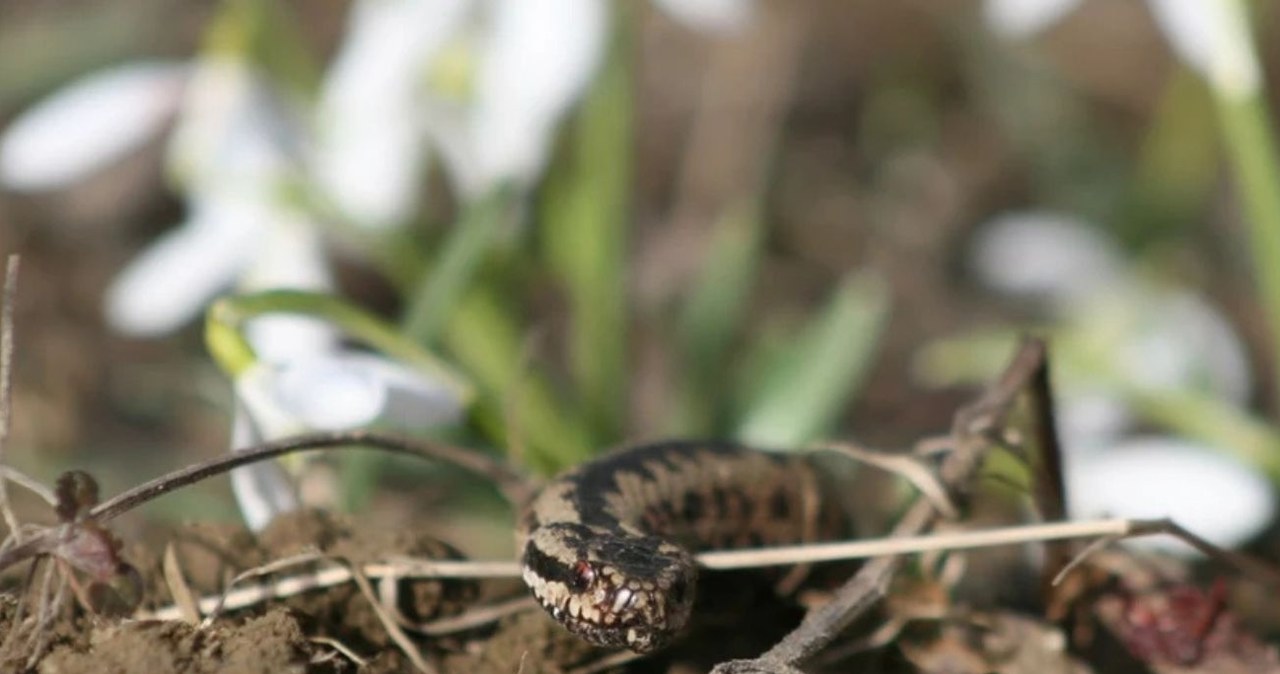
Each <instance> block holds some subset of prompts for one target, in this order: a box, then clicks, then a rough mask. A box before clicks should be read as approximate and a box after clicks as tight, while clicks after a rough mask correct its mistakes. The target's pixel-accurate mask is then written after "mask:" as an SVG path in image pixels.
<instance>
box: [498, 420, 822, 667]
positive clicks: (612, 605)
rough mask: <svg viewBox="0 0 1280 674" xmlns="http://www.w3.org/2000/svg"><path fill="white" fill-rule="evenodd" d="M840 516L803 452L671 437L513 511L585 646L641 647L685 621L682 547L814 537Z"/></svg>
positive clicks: (596, 465)
mask: <svg viewBox="0 0 1280 674" xmlns="http://www.w3.org/2000/svg"><path fill="white" fill-rule="evenodd" d="M840 522H841V518H840V517H839V516H838V515H837V514H835V513H834V512H833V507H832V506H831V504H830V500H829V499H827V498H824V495H823V493H822V485H821V481H820V480H819V476H818V472H817V470H816V469H815V467H814V466H813V465H812V464H811V463H810V462H809V461H808V460H807V459H806V458H805V457H804V456H803V455H796V454H780V453H772V452H763V451H759V450H753V449H748V448H745V447H741V446H738V445H734V444H728V443H705V442H669V443H660V444H650V445H642V446H638V447H633V448H630V449H627V450H624V451H621V452H618V453H614V454H609V455H606V456H604V457H601V458H600V459H597V460H595V461H592V462H589V463H586V464H584V465H582V466H579V467H577V468H575V469H573V470H571V471H569V472H567V473H565V474H564V475H562V476H560V477H559V478H557V479H556V480H554V481H553V482H551V483H550V484H548V485H547V486H546V487H544V488H543V489H542V490H541V491H540V492H539V493H538V494H537V495H536V496H535V497H534V498H533V500H532V501H531V502H530V504H529V505H528V507H527V508H526V509H525V511H524V513H523V514H522V516H521V518H520V525H519V528H518V531H517V545H518V547H517V550H519V551H520V555H521V562H522V570H523V575H524V580H525V583H526V584H528V586H529V588H530V589H531V590H532V592H533V595H534V597H535V598H536V599H537V600H538V603H539V604H541V605H542V607H543V608H544V609H545V610H546V611H547V612H548V613H550V614H551V616H552V618H554V619H555V620H557V621H558V622H560V623H561V624H562V625H564V626H565V627H567V628H568V629H569V630H570V631H571V632H573V633H575V634H577V635H579V636H581V637H583V638H585V639H586V640H588V641H590V642H592V643H595V644H598V645H602V646H626V647H627V648H630V649H631V650H633V651H636V652H639V653H645V652H649V651H653V650H655V649H658V648H661V647H662V646H664V645H666V644H667V643H668V642H670V640H671V639H672V638H673V637H674V636H675V635H676V634H677V633H678V632H679V631H680V630H681V628H682V627H684V625H685V623H686V622H687V621H688V619H689V615H690V613H691V611H692V609H693V599H694V589H695V586H696V584H697V576H698V570H697V567H696V566H695V564H694V560H693V556H692V554H691V553H692V552H694V551H697V550H702V549H710V548H729V547H757V546H762V545H782V544H788V543H799V542H807V541H813V540H819V539H820V538H825V537H829V536H831V535H834V533H836V532H835V531H833V530H834V529H838V528H840V527H841V526H842V525H841V524H840Z"/></svg>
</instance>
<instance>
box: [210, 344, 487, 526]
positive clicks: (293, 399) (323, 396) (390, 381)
mask: <svg viewBox="0 0 1280 674" xmlns="http://www.w3.org/2000/svg"><path fill="white" fill-rule="evenodd" d="M235 390H236V395H237V402H238V405H237V408H236V415H235V425H234V428H233V446H234V447H245V446H248V445H251V444H257V443H260V442H262V441H265V440H272V439H278V438H282V437H287V436H289V435H294V434H297V433H302V432H306V431H316V430H330V431H336V430H344V429H351V428H359V427H363V426H368V425H370V424H374V423H383V424H390V425H393V426H396V427H400V428H406V429H415V430H417V429H422V428H429V427H432V426H438V425H443V424H452V423H456V422H457V421H458V420H459V418H460V417H461V415H462V409H463V403H462V401H461V399H460V398H459V395H458V393H457V390H456V389H454V388H452V387H450V386H448V385H447V384H446V383H444V382H441V381H439V380H436V379H434V378H432V377H429V376H427V375H425V374H424V373H422V372H419V371H417V370H413V369H410V368H407V367H404V366H401V365H398V364H396V363H394V362H392V361H389V360H386V359H384V358H381V357H378V356H374V355H370V354H364V353H357V352H351V351H343V350H339V349H334V350H332V351H330V352H328V353H318V354H312V355H307V356H304V357H299V358H295V359H292V360H288V361H285V362H281V363H271V362H269V361H265V360H264V361H259V362H258V363H257V364H255V365H253V366H251V367H250V368H249V369H247V370H246V371H244V372H243V373H241V374H240V375H239V376H238V377H237V378H236V381H235ZM231 480H232V483H231V484H232V489H233V491H234V492H235V495H236V500H237V502H238V503H239V504H240V510H241V513H242V514H243V515H244V518H245V521H246V523H247V524H248V526H249V527H250V528H252V529H255V530H256V529H261V528H262V527H264V526H266V524H267V523H268V522H270V521H271V520H272V519H273V518H275V517H276V516H278V515H280V514H281V513H284V512H288V511H290V510H295V509H297V508H298V507H299V505H300V499H299V497H298V495H297V492H296V489H295V481H294V479H293V477H292V476H291V475H290V474H289V473H288V472H287V471H286V470H285V469H284V467H283V466H282V465H281V464H280V463H278V462H275V461H268V462H260V463H257V464H254V465H252V466H245V467H243V468H237V469H236V470H234V471H232V476H231Z"/></svg>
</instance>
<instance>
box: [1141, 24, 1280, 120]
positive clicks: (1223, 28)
mask: <svg viewBox="0 0 1280 674" xmlns="http://www.w3.org/2000/svg"><path fill="white" fill-rule="evenodd" d="M1148 4H1149V5H1150V7H1151V11H1152V13H1153V14H1154V15H1155V18H1156V22H1157V23H1159V24H1160V28H1161V29H1162V30H1163V31H1164V33H1165V36H1166V37H1168V39H1169V42H1170V43H1171V44H1172V45H1173V49H1174V51H1176V52H1177V53H1178V56H1180V57H1181V58H1182V60H1183V61H1185V62H1186V63H1187V64H1188V65H1190V66H1191V67H1192V68H1195V69H1196V70H1197V71H1199V72H1200V74H1202V75H1204V76H1205V77H1207V78H1208V79H1209V82H1210V84H1212V85H1213V86H1214V87H1216V88H1218V89H1220V90H1221V91H1223V92H1225V93H1227V94H1228V95H1229V96H1232V97H1245V96H1252V95H1254V94H1256V93H1257V91H1258V88H1259V86H1260V83H1261V79H1262V78H1261V74H1260V73H1259V66H1258V62H1257V58H1256V57H1255V55H1254V53H1255V52H1254V47H1253V38H1252V36H1251V35H1250V33H1249V29H1248V25H1247V23H1246V21H1245V16H1244V12H1245V11H1246V10H1245V7H1244V4H1243V3H1242V2H1241V1H1240V0H1148Z"/></svg>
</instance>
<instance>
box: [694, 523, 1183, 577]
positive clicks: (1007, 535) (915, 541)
mask: <svg viewBox="0 0 1280 674" xmlns="http://www.w3.org/2000/svg"><path fill="white" fill-rule="evenodd" d="M1162 523H1163V522H1154V521H1151V520H1125V519H1108V520H1093V521H1087V522H1051V523H1047V524H1026V525H1020V526H1011V527H1001V528H998V529H986V530H981V531H956V532H945V533H943V532H940V533H932V534H925V535H919V536H894V537H888V538H877V539H872V540H856V541H843V542H839V543H811V544H808V545H789V546H781V547H776V548H760V549H755V550H725V551H719V552H704V553H702V554H700V555H698V562H699V563H700V564H702V565H703V566H705V567H707V568H709V569H744V568H754V567H758V566H780V565H783V564H804V563H812V562H830V561H837V560H842V559H862V558H867V557H880V556H884V555H902V554H910V553H919V552H930V551H934V550H966V549H971V548H985V547H994V546H1001V545H1014V544H1021V543H1041V542H1044V541H1053V540H1063V539H1070V538H1097V537H1099V536H1131V535H1147V534H1151V533H1158V532H1156V531H1154V530H1152V529H1151V527H1152V526H1153V525H1156V524H1162ZM1159 533H1163V530H1161V531H1160V532H1159Z"/></svg>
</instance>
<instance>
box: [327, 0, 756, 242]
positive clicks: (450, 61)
mask: <svg viewBox="0 0 1280 674" xmlns="http://www.w3.org/2000/svg"><path fill="white" fill-rule="evenodd" d="M661 4H662V6H663V7H664V8H666V9H667V10H669V11H670V12H671V13H672V14H673V15H675V16H676V17H677V18H680V19H682V20H685V21H686V22H688V23H689V24H691V25H693V26H695V27H699V28H703V29H707V30H719V31H726V30H732V29H734V28H736V27H739V26H741V25H742V24H744V23H745V22H746V21H747V20H748V19H749V17H750V14H751V10H752V7H753V5H754V3H753V2H752V1H751V0H679V1H677V0H664V1H663V2H661ZM608 28H609V17H608V5H607V3H606V2H604V1H603V0H540V1H539V2H527V1H526V0H358V1H357V2H356V3H355V6H354V7H353V10H352V15H351V25H350V28H349V29H348V32H347V35H346V39H345V40H344V42H343V45H342V47H341V49H340V51H339V53H338V56H337V58H336V59H335V61H334V64H333V66H332V67H331V69H330V71H329V73H328V76H327V77H326V79H325V82H324V86H323V91H322V93H321V100H320V104H319V106H318V109H317V111H316V119H317V123H318V134H317V135H318V138H317V147H316V151H315V154H314V156H313V158H312V164H313V171H314V176H315V178H316V181H317V183H318V184H319V185H320V186H321V187H322V188H323V191H324V193H325V194H326V195H327V196H328V197H330V198H331V199H332V200H333V203H334V205H335V206H336V207H337V208H338V209H339V210H340V211H341V212H343V213H345V214H346V215H347V216H348V217H350V218H351V219H353V220H354V221H355V222H357V223H359V224H361V225H364V226H367V227H371V228H385V227H393V226H396V225H399V224H402V223H403V222H405V221H406V220H407V219H408V218H409V217H410V216H411V215H412V213H413V212H414V211H415V209H416V208H417V206H418V204H417V203H416V199H417V197H418V195H419V193H420V192H421V185H422V183H423V181H424V171H425V169H426V163H427V162H426V157H427V154H428V149H430V150H431V151H433V152H435V153H436V154H437V155H438V156H439V157H440V158H441V159H442V161H443V164H444V167H445V169H446V171H447V177H448V179H449V180H450V182H451V183H452V186H453V187H454V188H455V189H456V190H457V191H458V192H459V193H460V194H461V195H462V198H463V199H464V200H470V199H473V198H475V197H477V196H479V195H481V194H484V193H486V192H488V191H489V190H490V189H492V188H493V187H495V186H496V185H498V184H500V183H504V182H514V183H516V184H517V185H520V186H524V187H528V186H530V185H532V184H533V183H534V182H535V181H536V180H537V178H538V177H539V175H540V174H541V172H542V170H543V168H544V167H545V166H546V164H547V161H548V158H549V154H550V150H551V147H552V144H553V141H554V134H555V131H556V129H557V127H558V125H559V123H560V121H561V119H562V118H564V116H565V115H566V114H567V113H568V111H569V110H570V108H571V107H572V106H573V105H574V103H575V102H577V101H578V100H579V99H580V98H581V97H582V95H583V93H584V92H585V91H586V89H587V87H588V85H589V84H590V82H591V77H592V75H593V74H594V73H595V71H596V70H597V68H598V67H599V65H600V61H601V58H602V57H603V55H604V47H605V40H606V37H607V32H608Z"/></svg>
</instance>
